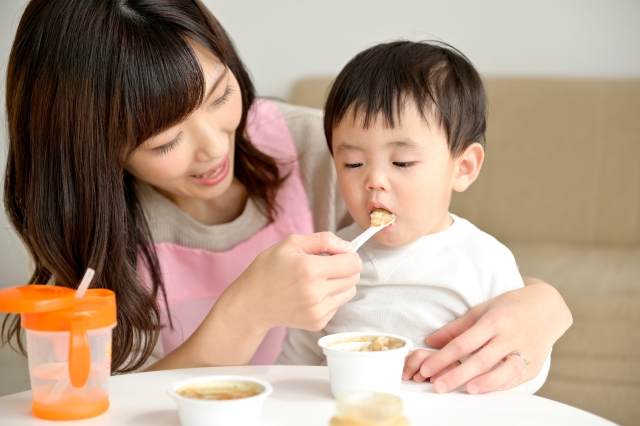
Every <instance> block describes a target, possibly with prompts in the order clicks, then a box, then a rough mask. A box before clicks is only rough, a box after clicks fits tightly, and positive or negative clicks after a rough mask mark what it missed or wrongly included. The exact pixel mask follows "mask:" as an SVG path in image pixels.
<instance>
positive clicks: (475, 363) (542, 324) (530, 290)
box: [420, 277, 573, 394]
mask: <svg viewBox="0 0 640 426" xmlns="http://www.w3.org/2000/svg"><path fill="white" fill-rule="evenodd" d="M524 280H525V284H526V286H525V287H524V288H521V289H518V290H513V291H510V292H507V293H504V294H502V295H500V296H498V297H495V298H493V299H491V300H488V301H486V302H484V303H482V304H480V305H477V306H475V307H473V308H472V309H471V310H469V312H467V313H466V314H465V315H463V316H461V317H460V318H458V319H456V320H455V321H453V322H451V323H449V324H447V325H446V326H444V327H442V328H441V329H440V330H438V331H437V332H435V333H434V334H432V335H431V336H429V337H427V339H426V342H427V345H429V346H430V347H433V348H440V347H442V349H441V350H440V351H439V352H438V353H435V354H433V355H431V356H429V357H427V358H425V360H424V362H423V364H422V367H421V369H420V374H421V376H422V377H434V379H433V380H432V381H433V384H434V389H435V391H436V392H438V393H443V392H448V391H450V390H453V389H455V388H457V387H458V386H461V385H463V384H465V383H466V390H467V392H469V393H472V394H475V393H484V392H489V391H491V390H503V389H510V388H512V387H514V386H517V385H519V384H521V383H523V382H526V381H528V380H531V379H532V378H534V377H535V376H537V375H538V372H539V371H540V369H541V367H542V365H543V363H544V361H545V359H546V358H547V355H548V354H549V352H550V350H551V347H552V346H553V344H554V343H555V342H556V340H558V339H559V338H560V336H562V335H563V334H564V332H565V331H566V330H567V329H568V328H569V327H570V326H571V323H572V322H573V319H572V317H571V312H570V311H569V308H567V305H566V304H565V303H564V300H563V299H562V297H561V296H560V294H559V293H558V292H557V290H556V289H555V288H553V287H552V286H550V285H549V284H546V283H544V282H543V281H540V280H538V279H535V278H528V277H524ZM474 351H477V352H476V353H475V354H473V355H471V354H472V353H473V352H474ZM514 351H519V352H521V353H522V354H523V355H524V356H525V357H526V359H527V364H526V366H525V365H524V362H523V360H522V358H521V357H519V356H510V357H508V358H507V359H506V360H505V362H504V363H502V364H500V365H499V366H498V367H497V368H495V369H493V368H494V367H495V366H496V365H497V364H498V363H499V361H501V360H502V359H503V358H504V357H505V356H506V355H507V354H509V353H511V352H514ZM468 355H471V356H470V357H469V359H467V360H466V361H465V362H464V363H462V364H460V365H458V366H457V367H455V368H453V369H451V370H449V371H446V372H444V370H446V369H447V368H448V367H449V368H450V365H451V364H453V363H454V362H457V360H460V359H462V358H464V357H466V356H468ZM492 369H493V370H492ZM440 373H442V374H440Z"/></svg>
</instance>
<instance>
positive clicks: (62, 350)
mask: <svg viewBox="0 0 640 426" xmlns="http://www.w3.org/2000/svg"><path fill="white" fill-rule="evenodd" d="M114 326H115V324H114V325H113V326H110V327H104V328H99V329H93V330H87V336H88V339H89V346H90V353H91V366H90V372H89V379H88V380H87V383H86V384H85V385H84V386H82V387H80V388H76V387H74V386H73V385H72V384H71V381H70V377H69V338H70V333H69V332H65V331H56V332H48V331H34V330H28V329H27V330H26V337H27V353H28V362H29V376H30V380H31V391H32V394H33V409H34V414H36V416H38V417H43V418H56V419H57V418H59V417H62V418H69V419H72V418H85V417H91V416H93V415H95V412H97V411H104V410H106V408H108V405H109V402H108V386H109V377H110V375H111V337H112V330H113V327H114ZM71 407H74V408H73V409H70V408H71ZM79 407H83V408H82V410H85V411H86V413H84V412H82V413H80V412H78V408H79Z"/></svg>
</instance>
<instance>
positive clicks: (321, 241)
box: [230, 232, 362, 331]
mask: <svg viewBox="0 0 640 426" xmlns="http://www.w3.org/2000/svg"><path fill="white" fill-rule="evenodd" d="M351 248H353V244H352V243H350V242H349V241H344V240H341V239H340V238H338V237H336V236H335V235H334V234H332V233H330V232H320V233H316V234H311V235H292V236H290V237H287V238H286V239H284V240H283V241H282V242H280V243H278V244H276V245H274V246H273V247H271V248H269V249H267V250H265V251H263V252H262V253H260V255H258V257H257V258H256V259H255V260H254V261H253V263H252V264H251V265H250V266H249V267H248V268H247V269H246V270H245V271H244V272H243V274H242V275H241V276H240V278H239V279H238V281H237V282H235V283H234V284H233V285H232V286H233V291H240V292H242V298H241V299H240V300H241V301H244V303H243V304H244V305H245V306H244V310H245V312H246V313H247V315H249V317H250V318H251V319H252V321H253V322H254V323H255V324H260V325H261V326H262V327H264V328H265V329H266V330H268V329H270V328H272V327H276V326H285V327H292V328H302V329H305V330H312V331H316V330H321V329H322V328H324V326H325V325H326V324H327V322H329V320H330V319H331V318H332V317H333V314H334V313H335V312H336V310H337V309H338V308H339V307H340V306H342V305H344V304H345V303H347V302H348V301H349V300H351V299H352V298H353V296H355V294H356V288H355V285H356V284H357V283H358V281H359V279H360V271H361V270H362V261H361V260H360V256H359V255H358V254H356V253H348V252H349V250H351ZM324 253H326V254H330V255H332V256H318V255H320V254H324ZM230 289H231V288H230Z"/></svg>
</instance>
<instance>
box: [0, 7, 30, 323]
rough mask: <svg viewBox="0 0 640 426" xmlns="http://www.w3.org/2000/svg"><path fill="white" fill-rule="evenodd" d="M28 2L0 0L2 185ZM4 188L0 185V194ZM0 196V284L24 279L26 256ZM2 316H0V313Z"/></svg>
mask: <svg viewBox="0 0 640 426" xmlns="http://www.w3.org/2000/svg"><path fill="white" fill-rule="evenodd" d="M26 3H27V2H26V1H25V0H0V75H1V76H2V78H1V79H0V99H1V100H0V109H1V112H0V188H4V168H5V163H6V155H7V154H6V153H7V149H6V148H7V119H6V115H5V99H4V96H5V75H6V72H7V60H8V58H9V51H10V50H11V43H12V42H13V36H14V34H15V32H16V29H17V27H18V21H19V19H20V16H21V15H22V10H23V8H24V5H25V4H26ZM2 192H3V190H2V189H0V194H1V193H2ZM1 198H2V197H0V288H2V287H9V286H12V285H18V284H23V283H26V282H27V280H28V273H29V272H28V269H29V268H28V260H27V256H26V254H25V250H24V247H23V245H22V243H21V242H20V239H19V238H18V236H17V235H16V233H15V232H14V231H13V229H11V226H10V225H9V223H8V221H7V218H6V216H5V213H4V204H3V202H2V201H1ZM0 319H1V317H0Z"/></svg>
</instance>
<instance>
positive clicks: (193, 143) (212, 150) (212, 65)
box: [127, 42, 242, 204]
mask: <svg viewBox="0 0 640 426" xmlns="http://www.w3.org/2000/svg"><path fill="white" fill-rule="evenodd" d="M191 46H192V47H193V50H194V52H195V54H196V56H197V57H198V60H199V62H200V66H201V67H202V70H203V73H204V76H205V80H206V89H205V95H204V101H203V102H202V105H200V106H199V107H198V108H197V109H196V110H195V111H193V112H192V113H191V115H189V116H188V117H187V118H186V119H185V120H184V121H182V122H181V123H179V124H177V125H175V126H173V127H171V128H168V129H166V130H164V131H162V132H161V133H159V134H157V135H155V136H153V137H152V138H149V139H148V140H147V141H145V142H144V143H142V145H140V147H139V148H138V149H137V150H136V151H135V152H134V153H133V155H132V156H131V159H130V161H129V163H128V165H127V170H128V171H129V172H130V173H131V174H132V175H133V176H135V177H136V178H138V179H140V180H141V181H143V182H146V183H148V184H150V185H152V186H154V187H155V188H157V189H158V190H159V191H160V192H161V193H163V194H164V195H165V196H166V197H168V198H169V199H171V200H173V201H174V202H176V203H177V204H180V202H181V201H188V200H194V199H195V200H212V199H214V198H217V197H219V196H220V195H221V194H223V193H224V192H225V191H226V190H227V189H228V188H229V187H230V185H231V182H232V181H233V158H234V146H235V145H234V143H235V132H236V129H237V128H238V125H239V123H240V119H241V116H242V96H241V94H240V87H239V86H238V81H237V80H236V78H235V76H234V75H233V73H232V72H231V70H229V69H228V68H227V67H226V66H225V65H224V64H222V62H220V60H218V58H216V57H215V56H214V55H213V54H212V53H211V52H209V51H208V50H206V49H205V48H204V47H202V46H201V45H199V44H197V43H193V42H192V43H191Z"/></svg>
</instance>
